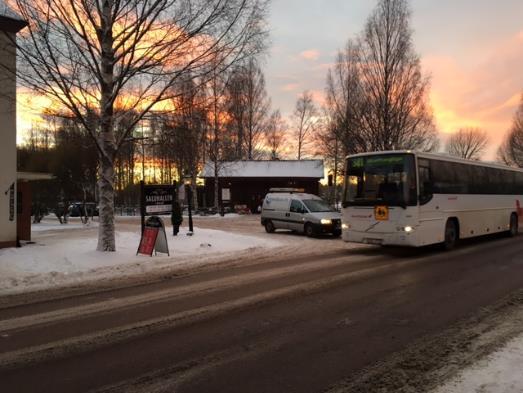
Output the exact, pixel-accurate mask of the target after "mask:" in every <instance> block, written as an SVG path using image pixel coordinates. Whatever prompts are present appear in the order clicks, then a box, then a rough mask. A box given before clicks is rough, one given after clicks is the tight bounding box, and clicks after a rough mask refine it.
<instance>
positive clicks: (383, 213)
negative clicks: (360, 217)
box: [374, 206, 389, 221]
mask: <svg viewBox="0 0 523 393" xmlns="http://www.w3.org/2000/svg"><path fill="white" fill-rule="evenodd" d="M374 218H375V219H376V220H378V221H387V220H388V219H389V208H388V207H387V206H376V207H374Z"/></svg>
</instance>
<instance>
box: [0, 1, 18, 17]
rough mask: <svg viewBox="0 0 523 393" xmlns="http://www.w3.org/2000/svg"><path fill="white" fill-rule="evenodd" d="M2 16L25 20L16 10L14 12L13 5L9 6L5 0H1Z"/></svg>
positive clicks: (0, 9) (0, 14)
mask: <svg viewBox="0 0 523 393" xmlns="http://www.w3.org/2000/svg"><path fill="white" fill-rule="evenodd" d="M0 16H3V17H6V18H11V19H16V20H20V21H21V20H23V19H22V17H21V16H20V15H18V14H17V13H16V12H14V11H13V10H12V9H11V7H9V6H8V5H7V4H6V2H5V0H0Z"/></svg>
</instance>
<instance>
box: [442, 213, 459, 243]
mask: <svg viewBox="0 0 523 393" xmlns="http://www.w3.org/2000/svg"><path fill="white" fill-rule="evenodd" d="M458 233H459V232H458V223H457V222H456V220H455V219H452V218H451V219H449V220H447V223H446V224H445V233H444V239H445V240H444V241H443V249H444V250H446V251H450V250H452V249H453V248H454V247H456V243H457V242H458V239H459V235H458Z"/></svg>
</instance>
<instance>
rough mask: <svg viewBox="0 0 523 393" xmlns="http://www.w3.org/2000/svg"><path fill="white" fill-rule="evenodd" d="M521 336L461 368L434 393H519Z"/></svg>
mask: <svg viewBox="0 0 523 393" xmlns="http://www.w3.org/2000/svg"><path fill="white" fill-rule="evenodd" d="M522 364H523V336H520V337H518V338H515V339H514V340H512V341H510V342H509V343H508V344H507V345H506V346H505V347H503V348H502V349H501V350H499V351H498V352H495V353H493V354H491V355H490V356H488V357H486V358H485V359H483V360H481V361H479V362H478V363H476V364H474V365H473V366H471V367H470V368H467V369H465V370H463V371H462V372H461V373H460V374H459V375H458V376H456V377H455V378H453V379H451V380H450V381H448V382H447V383H446V384H445V385H443V386H441V387H439V388H438V389H436V390H435V391H434V392H433V393H473V392H476V393H486V392H488V393H521V392H522V391H523V372H522V371H521V367H522V366H521V365H522Z"/></svg>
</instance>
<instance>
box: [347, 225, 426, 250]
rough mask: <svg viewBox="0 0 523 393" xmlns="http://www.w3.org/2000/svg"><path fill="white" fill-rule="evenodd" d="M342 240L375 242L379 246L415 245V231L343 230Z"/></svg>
mask: <svg viewBox="0 0 523 393" xmlns="http://www.w3.org/2000/svg"><path fill="white" fill-rule="evenodd" d="M343 240H345V241H346V242H351V243H363V244H375V245H380V246H405V247H417V246H418V241H417V240H418V239H417V235H416V232H411V233H406V232H395V233H372V232H358V231H354V230H350V229H349V230H344V231H343Z"/></svg>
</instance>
